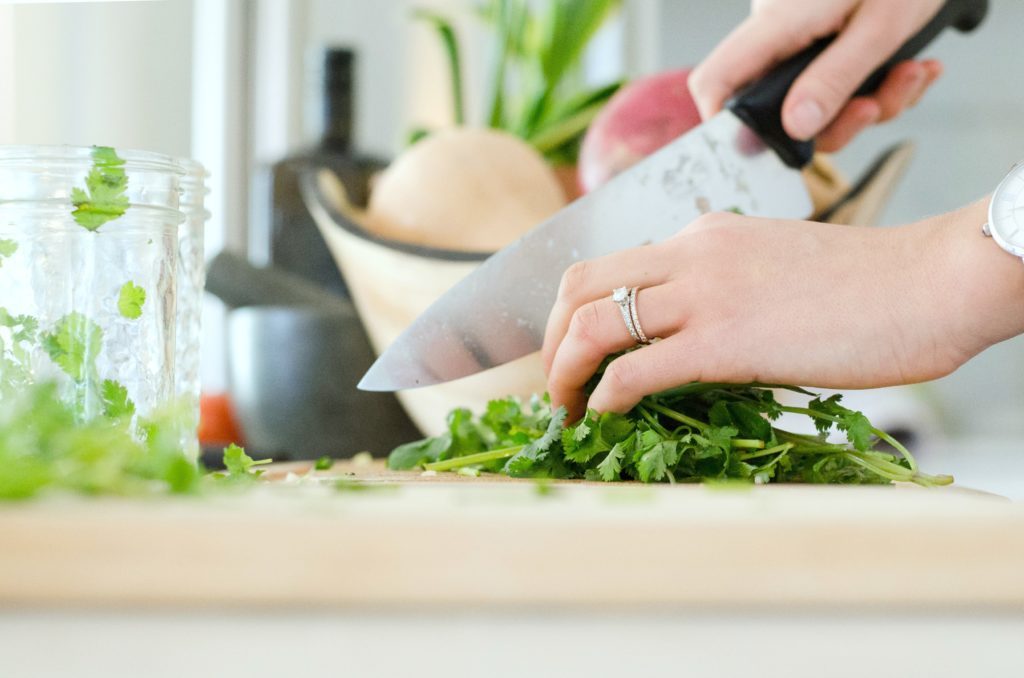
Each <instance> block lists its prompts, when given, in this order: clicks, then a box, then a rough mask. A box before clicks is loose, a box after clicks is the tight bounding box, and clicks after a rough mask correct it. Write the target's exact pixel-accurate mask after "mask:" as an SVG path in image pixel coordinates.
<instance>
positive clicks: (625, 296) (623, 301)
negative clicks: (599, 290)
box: [612, 287, 641, 344]
mask: <svg viewBox="0 0 1024 678" xmlns="http://www.w3.org/2000/svg"><path fill="white" fill-rule="evenodd" d="M635 291H636V288H635V287H634V288H633V292H631V291H630V290H628V289H626V288H625V287H616V288H615V289H614V290H612V301H614V302H615V303H616V304H618V306H619V312H620V313H622V321H623V322H624V323H626V329H627V330H628V331H629V336H631V337H633V341H635V342H637V343H638V344H639V343H641V341H640V335H639V334H638V333H637V331H636V327H635V326H634V324H633V302H632V299H633V298H634V293H635Z"/></svg>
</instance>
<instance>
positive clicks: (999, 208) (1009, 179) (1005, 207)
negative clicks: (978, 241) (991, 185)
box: [988, 163, 1024, 256]
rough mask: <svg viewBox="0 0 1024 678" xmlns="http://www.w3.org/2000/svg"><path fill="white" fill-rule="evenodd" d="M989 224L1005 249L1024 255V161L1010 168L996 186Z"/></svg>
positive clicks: (994, 235) (993, 235)
mask: <svg viewBox="0 0 1024 678" xmlns="http://www.w3.org/2000/svg"><path fill="white" fill-rule="evenodd" d="M988 226H989V230H990V231H991V233H992V237H993V238H994V239H995V240H996V242H998V243H999V244H1000V245H1001V246H1002V247H1003V248H1004V249H1007V250H1009V251H1011V252H1013V253H1014V254H1016V255H1018V256H1024V163H1022V164H1018V165H1016V166H1015V167H1014V168H1013V169H1012V170H1010V173H1009V174H1008V175H1006V178H1005V179H1003V181H1002V182H1001V183H1000V184H999V186H997V187H996V190H995V193H993V194H992V203H991V204H990V205H989V208H988Z"/></svg>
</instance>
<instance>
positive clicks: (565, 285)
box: [558, 261, 590, 301]
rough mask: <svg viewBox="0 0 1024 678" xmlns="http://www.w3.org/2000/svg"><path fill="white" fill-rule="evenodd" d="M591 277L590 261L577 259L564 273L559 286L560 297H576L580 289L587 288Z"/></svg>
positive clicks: (570, 298) (566, 298) (569, 299)
mask: <svg viewBox="0 0 1024 678" xmlns="http://www.w3.org/2000/svg"><path fill="white" fill-rule="evenodd" d="M589 277H590V262H587V261H577V262H576V263H574V264H572V265H571V266H569V268H567V269H565V273H563V274H562V282H561V283H560V284H559V286H558V296H559V298H560V299H563V300H566V301H571V300H572V299H574V298H575V297H576V295H577V294H579V292H580V290H582V289H585V286H586V282H587V280H588V278H589Z"/></svg>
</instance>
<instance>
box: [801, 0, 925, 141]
mask: <svg viewBox="0 0 1024 678" xmlns="http://www.w3.org/2000/svg"><path fill="white" fill-rule="evenodd" d="M901 5H902V3H890V2H875V3H872V2H866V3H864V4H863V5H861V6H860V8H859V9H858V11H857V12H856V13H855V14H854V15H853V16H852V17H851V18H850V20H849V23H848V24H847V26H846V28H845V29H844V30H843V31H842V32H841V33H840V34H839V36H838V37H836V39H835V40H834V41H833V42H832V44H831V45H829V46H828V47H827V48H825V50H824V51H823V52H822V53H821V55H819V56H818V58H817V59H815V60H814V62H813V63H811V65H810V66H808V67H807V70H805V71H804V72H803V74H802V75H801V76H800V77H799V78H797V80H796V82H795V83H793V86H792V87H791V88H790V90H789V93H788V94H787V95H786V100H785V102H784V103H783V106H782V124H783V127H784V128H785V130H786V132H787V133H788V134H789V135H790V136H791V137H793V138H794V139H801V140H807V139H811V138H813V137H814V136H816V135H817V134H818V133H819V132H821V131H822V130H823V129H824V128H825V127H826V126H828V124H829V123H831V122H832V121H833V120H834V119H835V117H836V115H838V113H839V112H840V111H841V110H842V109H843V107H844V106H845V105H846V103H847V102H848V101H849V100H850V99H851V98H852V97H853V94H854V92H856V91H857V88H858V87H860V86H861V84H862V83H863V82H864V81H865V80H867V78H868V76H869V75H870V74H871V72H872V71H874V70H875V69H876V68H878V67H879V66H881V65H882V64H883V63H884V62H885V61H886V60H887V59H889V57H891V56H892V55H893V54H895V53H896V51H897V50H898V49H899V48H900V46H901V45H902V44H903V42H904V41H905V40H906V39H907V38H909V37H910V36H911V35H912V34H913V33H914V32H915V31H917V30H918V29H920V28H921V27H922V26H923V25H924V24H925V22H927V20H928V19H929V18H930V15H927V14H925V15H924V16H921V15H917V16H914V14H915V13H910V12H904V11H903V8H902V6H901ZM932 14H934V12H932ZM908 15H909V16H908Z"/></svg>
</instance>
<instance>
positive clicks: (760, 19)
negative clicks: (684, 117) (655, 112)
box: [689, 14, 815, 120]
mask: <svg viewBox="0 0 1024 678" xmlns="http://www.w3.org/2000/svg"><path fill="white" fill-rule="evenodd" d="M784 19H785V18H784V17H776V16H766V15H764V14H752V15H750V16H749V17H747V18H746V19H745V20H744V21H743V23H741V24H740V25H739V26H737V27H736V29H735V30H733V32H732V33H730V34H729V35H728V36H726V38H725V39H724V40H723V41H722V42H721V43H719V44H718V46H717V47H715V49H714V50H713V51H712V52H711V54H709V55H708V56H707V58H706V59H704V61H703V62H701V63H700V64H699V65H698V66H697V67H696V68H694V69H693V71H692V72H691V73H690V79H689V87H690V93H691V94H693V99H694V101H695V102H696V104H697V109H698V110H699V111H700V114H701V117H702V118H704V119H705V120H707V119H708V118H709V117H711V116H712V115H714V114H715V113H717V112H718V111H719V110H720V109H721V108H722V105H723V104H724V103H725V101H726V99H728V98H729V97H730V96H732V95H733V94H734V93H735V92H736V90H738V89H739V88H740V87H742V86H743V85H746V84H747V83H748V82H750V81H752V80H754V79H755V78H756V77H758V76H759V75H761V74H763V73H765V72H767V71H768V69H769V68H771V67H772V66H773V65H775V64H776V63H777V62H779V61H781V60H782V59H785V58H786V57H788V56H790V55H792V54H796V53H797V52H798V51H800V50H801V49H803V48H804V47H806V46H807V45H809V44H810V43H811V41H812V40H813V39H814V37H815V36H814V35H812V34H806V33H804V32H803V31H801V27H800V26H795V25H793V22H791V21H788V20H784ZM794 38H797V39H794Z"/></svg>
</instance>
